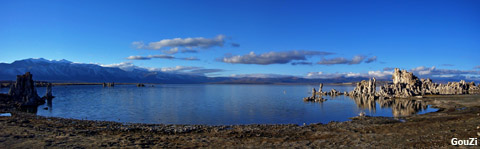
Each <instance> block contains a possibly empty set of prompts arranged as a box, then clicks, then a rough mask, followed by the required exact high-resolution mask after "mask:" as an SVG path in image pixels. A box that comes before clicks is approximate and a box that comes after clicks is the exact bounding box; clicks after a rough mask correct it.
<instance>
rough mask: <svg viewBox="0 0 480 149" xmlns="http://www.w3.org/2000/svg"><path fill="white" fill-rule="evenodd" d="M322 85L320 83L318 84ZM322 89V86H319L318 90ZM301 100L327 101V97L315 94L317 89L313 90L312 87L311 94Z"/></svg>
mask: <svg viewBox="0 0 480 149" xmlns="http://www.w3.org/2000/svg"><path fill="white" fill-rule="evenodd" d="M320 86H322V85H320ZM321 90H322V87H320V92H321ZM303 101H307V102H324V101H327V99H325V98H322V96H321V95H320V96H317V91H316V90H315V88H313V89H312V96H310V97H305V98H303Z"/></svg>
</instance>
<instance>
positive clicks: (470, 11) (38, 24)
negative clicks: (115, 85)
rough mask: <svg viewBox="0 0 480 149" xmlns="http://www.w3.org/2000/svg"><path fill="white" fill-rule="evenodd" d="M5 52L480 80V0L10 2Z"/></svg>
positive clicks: (8, 57) (0, 38) (244, 70)
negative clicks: (412, 72)
mask: <svg viewBox="0 0 480 149" xmlns="http://www.w3.org/2000/svg"><path fill="white" fill-rule="evenodd" d="M175 38H178V39H175ZM140 43H143V45H142V44H140ZM150 43H152V44H153V45H157V47H153V46H149V44H150ZM159 47H160V48H159ZM172 48H173V49H178V52H177V53H174V52H168V50H170V49H172ZM182 50H183V51H185V50H189V51H196V53H191V52H187V53H183V52H181V51H182ZM251 52H253V53H254V55H252V54H250V53H251ZM0 53H1V54H0V62H8V63H10V62H12V61H15V60H19V59H26V58H40V57H42V58H46V59H67V60H70V61H74V62H81V63H98V64H104V65H108V64H119V63H122V62H123V63H129V64H133V65H136V66H139V67H148V68H166V67H177V68H179V67H196V68H198V67H202V68H208V69H218V70H222V71H219V72H215V73H211V74H209V76H230V75H234V74H236V75H238V74H279V75H295V76H307V75H308V74H310V76H312V74H317V75H318V74H320V75H321V74H338V73H340V74H348V73H363V74H366V73H368V71H381V72H380V73H382V72H383V71H384V70H385V71H391V70H390V69H388V68H391V67H399V68H404V69H420V68H422V67H420V66H425V67H423V69H425V70H430V69H431V68H432V67H433V68H434V70H435V71H437V72H439V73H438V74H439V75H446V74H445V72H448V71H461V72H462V74H467V75H478V74H479V72H478V68H475V67H478V66H479V65H480V63H479V60H478V58H479V56H480V1H477V0H471V1H470V0H460V1H453V0H450V1H443V0H435V1H423V0H420V1H419V0H412V1H409V0H401V1H395V0H387V1H385V0H378V1H370V0H365V1H347V0H345V1H344V0H339V1H333V0H332V1H245V0H241V1H240V0H239V1H194V0H192V1H183V0H179V1H73V0H66V1H65V0H64V1H0ZM262 54H264V55H262ZM159 55H162V56H159ZM130 56H138V57H142V58H144V60H137V59H134V58H132V57H130ZM166 56H169V57H174V58H170V59H165V57H166ZM128 57H130V59H127V58H128ZM158 57H163V58H158ZM185 58H190V59H198V60H185ZM369 60H370V61H369ZM367 61H368V62H369V63H367ZM292 63H294V64H298V65H292ZM302 64H304V65H302ZM305 64H307V65H305ZM385 68H386V69H385ZM319 72H321V73H319ZM466 72H470V73H466ZM447 75H448V74H447ZM455 75H457V74H455ZM313 76H315V75H313Z"/></svg>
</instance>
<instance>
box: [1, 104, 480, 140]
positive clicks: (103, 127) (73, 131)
mask: <svg viewBox="0 0 480 149" xmlns="http://www.w3.org/2000/svg"><path fill="white" fill-rule="evenodd" d="M424 100H425V101H426V102H427V103H428V104H431V105H433V106H435V107H437V108H440V109H441V110H440V111H438V112H433V113H427V114H423V115H414V116H408V117H402V118H401V119H394V118H388V117H368V116H364V117H355V118H352V120H351V121H347V122H330V123H328V124H320V123H319V124H309V125H305V126H299V125H294V124H291V125H266V124H262V125H228V126H206V125H163V124H123V123H117V122H108V121H90V120H75V119H64V118H54V117H42V116H37V115H34V114H30V113H25V112H19V111H16V110H13V109H5V108H2V109H0V112H1V113H4V112H9V113H12V116H9V117H0V130H1V131H0V147H3V148H7V147H8V148H17V147H20V148H31V147H42V146H43V147H61V148H63V147H67V148H73V147H79V148H98V147H169V148H170V147H180V148H196V147H212V148H226V147H241V148H245V147H250V148H264V147H269V148H273V147H275V148H277V147H281V148H291V147H326V148H338V147H361V148H369V147H393V148H405V147H407V148H409V147H414V148H424V147H450V140H451V138H452V137H456V138H463V139H467V138H472V137H479V136H477V134H476V133H477V131H478V130H477V129H476V127H477V126H478V125H480V116H479V115H478V113H480V102H479V101H480V97H479V96H463V95H454V96H451V97H448V98H446V97H442V98H440V99H439V98H436V97H427V98H425V99H424ZM0 107H1V106H0Z"/></svg>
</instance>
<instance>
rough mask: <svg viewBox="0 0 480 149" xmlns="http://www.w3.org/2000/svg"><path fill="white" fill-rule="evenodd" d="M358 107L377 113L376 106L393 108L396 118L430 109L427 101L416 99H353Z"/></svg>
mask: <svg viewBox="0 0 480 149" xmlns="http://www.w3.org/2000/svg"><path fill="white" fill-rule="evenodd" d="M352 99H353V100H354V101H355V103H356V104H357V106H358V107H359V108H361V109H367V110H369V111H370V112H375V111H376V108H377V106H376V104H377V103H378V104H379V105H380V107H381V108H391V109H392V115H393V116H394V117H402V116H410V115H413V114H416V113H418V112H421V111H423V110H427V109H428V105H427V103H426V102H425V101H421V100H414V99H372V98H362V97H352Z"/></svg>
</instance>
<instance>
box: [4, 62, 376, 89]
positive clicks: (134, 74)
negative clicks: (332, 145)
mask: <svg viewBox="0 0 480 149" xmlns="http://www.w3.org/2000/svg"><path fill="white" fill-rule="evenodd" d="M25 72H31V73H32V74H33V79H35V80H37V81H48V82H122V83H228V84H230V83H234V84H275V83H282V84H283V83H286V84H289V83H307V84H315V83H319V82H322V83H340V82H353V81H360V80H363V79H368V78H363V77H353V78H330V79H307V78H302V77H293V76H284V77H274V78H259V77H206V76H204V75H198V74H197V75H195V74H188V73H169V72H163V71H161V70H149V69H146V68H141V67H136V66H135V67H129V68H127V67H120V66H106V65H98V64H85V63H74V62H71V61H68V60H64V59H63V60H46V59H43V58H38V59H33V58H31V59H24V60H17V61H14V62H12V63H0V80H15V79H16V76H17V75H20V74H24V73H25Z"/></svg>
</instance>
